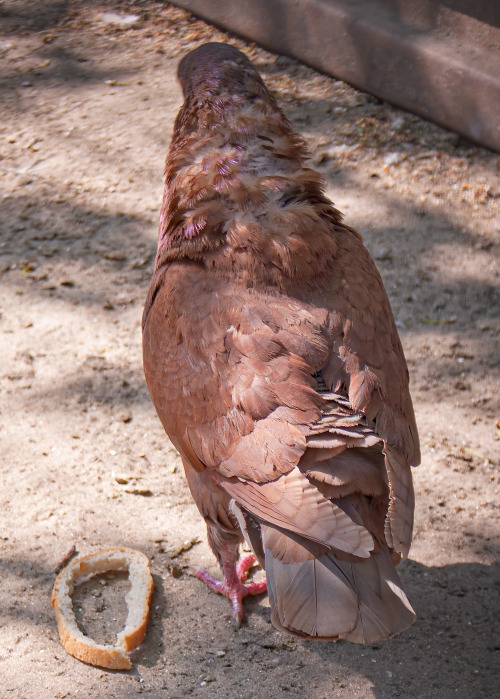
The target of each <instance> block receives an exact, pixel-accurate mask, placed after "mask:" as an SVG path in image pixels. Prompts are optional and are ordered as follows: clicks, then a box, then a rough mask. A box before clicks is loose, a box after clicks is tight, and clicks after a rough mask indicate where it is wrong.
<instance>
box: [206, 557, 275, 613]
mask: <svg viewBox="0 0 500 699" xmlns="http://www.w3.org/2000/svg"><path fill="white" fill-rule="evenodd" d="M254 563H255V556H254V555H253V553H249V554H247V555H246V556H243V558H241V559H240V561H239V562H238V565H236V566H235V565H234V564H233V565H232V566H225V575H224V580H222V581H221V580H217V579H216V578H214V577H213V576H212V575H210V573H207V571H206V570H201V569H200V568H197V569H196V570H195V571H194V575H195V577H196V578H198V580H201V581H202V582H204V583H205V585H208V587H209V588H210V589H211V590H213V591H214V592H217V594H219V595H224V597H227V598H228V600H229V601H230V602H231V605H232V607H233V617H234V618H235V619H236V621H237V622H238V624H240V623H241V622H242V621H243V617H244V616H245V615H244V613H243V598H244V597H247V595H261V594H262V593H263V592H266V590H267V583H266V580H265V579H264V580H258V581H256V582H245V581H246V579H247V577H248V572H249V570H250V568H251V567H252V566H253V564H254Z"/></svg>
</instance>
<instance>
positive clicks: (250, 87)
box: [177, 42, 269, 100]
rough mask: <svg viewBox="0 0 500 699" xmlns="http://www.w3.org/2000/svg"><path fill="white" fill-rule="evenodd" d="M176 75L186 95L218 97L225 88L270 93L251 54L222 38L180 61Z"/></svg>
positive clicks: (246, 93)
mask: <svg viewBox="0 0 500 699" xmlns="http://www.w3.org/2000/svg"><path fill="white" fill-rule="evenodd" d="M177 77H178V79H179V82H180V84H181V87H182V91H183V93H184V98H185V99H186V100H187V99H189V98H193V97H194V98H202V99H203V98H208V99H210V98H216V97H217V96H218V95H220V94H221V93H222V92H225V93H228V92H229V93H231V94H233V95H242V96H245V97H246V98H247V99H251V98H252V96H260V97H264V96H265V97H267V96H268V95H269V93H268V91H267V89H266V87H265V86H264V83H263V81H262V79H261V77H260V75H259V74H258V72H257V71H256V69H255V68H254V67H253V65H252V64H251V62H250V61H249V60H248V58H247V57H246V56H245V55H244V54H243V53H241V51H239V50H238V49H237V48H236V47H235V46H232V45H231V44H224V43H219V42H210V43H207V44H202V45H201V46H198V48H196V49H193V50H192V51H190V52H189V53H188V54H186V56H184V58H183V59H182V60H181V62H180V63H179V68H178V71H177Z"/></svg>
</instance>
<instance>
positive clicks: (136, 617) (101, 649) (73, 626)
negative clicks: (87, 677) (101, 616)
mask: <svg viewBox="0 0 500 699" xmlns="http://www.w3.org/2000/svg"><path fill="white" fill-rule="evenodd" d="M114 570H120V571H128V573H129V579H130V584H131V587H130V590H129V592H128V593H127V596H126V598H125V601H126V602H127V607H128V616H127V620H126V622H125V628H124V629H123V630H122V631H120V633H119V634H118V636H117V639H116V643H115V645H103V644H98V643H95V642H94V641H93V640H92V639H91V638H89V637H88V636H85V634H84V633H82V631H81V630H80V628H79V627H78V624H77V622H76V617H75V613H74V611H73V602H72V599H71V595H72V594H73V590H74V588H75V586H76V585H78V584H79V583H83V582H85V581H87V580H89V579H90V578H92V577H93V576H94V575H99V574H101V573H107V572H109V571H114ZM152 594H153V578H152V576H151V572H150V569H149V561H148V559H147V557H146V556H145V555H144V554H143V553H140V552H139V551H133V550H132V549H125V548H109V549H103V550H101V551H97V552H96V553H90V554H88V555H87V556H79V557H78V558H75V560H73V561H71V563H70V564H69V565H68V566H66V568H64V569H63V570H62V571H61V572H60V573H59V575H58V576H57V578H56V581H55V583H54V588H53V590H52V606H53V608H54V611H55V614H56V620H57V627H58V629H59V636H60V638H61V643H62V644H63V646H64V648H65V649H66V651H67V652H68V653H69V654H70V655H73V656H74V657H75V658H78V659H79V660H83V662H85V663H90V664H91V665H99V666H100V667H107V668H110V669H112V670H129V669H130V668H131V667H132V663H131V661H130V658H129V656H128V652H129V651H131V650H133V649H134V648H135V647H136V646H138V645H139V643H141V642H142V641H143V639H144V636H145V634H146V625H147V623H148V616H149V606H150V604H151V596H152Z"/></svg>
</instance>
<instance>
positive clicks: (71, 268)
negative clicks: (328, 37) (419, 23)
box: [0, 0, 500, 699]
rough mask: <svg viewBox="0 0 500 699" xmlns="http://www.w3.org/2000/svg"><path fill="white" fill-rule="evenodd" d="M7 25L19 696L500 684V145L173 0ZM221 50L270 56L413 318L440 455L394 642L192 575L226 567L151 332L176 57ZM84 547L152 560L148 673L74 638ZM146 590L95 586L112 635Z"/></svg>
mask: <svg viewBox="0 0 500 699" xmlns="http://www.w3.org/2000/svg"><path fill="white" fill-rule="evenodd" d="M106 13H108V14H106ZM109 13H115V14H111V15H110V14H109ZM0 21H1V23H2V27H1V36H0V61H1V65H2V71H1V76H0V90H1V101H0V144H1V145H0V149H1V150H0V183H1V188H0V189H1V205H0V229H1V234H0V235H1V237H0V284H1V296H0V310H1V314H0V356H1V363H0V391H1V394H0V395H1V399H0V401H1V402H0V411H1V414H0V421H1V422H0V443H1V453H2V459H1V463H0V677H1V682H0V697H1V699H5V698H9V697H14V698H16V699H17V698H23V699H24V698H26V699H54V698H60V699H62V697H76V696H80V697H89V698H94V697H113V698H114V697H116V698H120V699H121V698H124V697H132V696H136V695H138V694H150V695H151V696H153V697H165V698H172V699H174V698H178V699H180V698H181V697H184V696H186V695H190V696H192V697H200V698H201V697H224V698H227V699H234V698H236V697H238V698H240V697H241V698H242V699H253V698H254V697H256V696H261V695H264V696H267V697H273V698H274V697H281V696H297V697H305V696H307V697H309V698H311V699H323V698H325V699H326V698H329V697H341V698H346V699H347V698H350V697H366V698H369V697H376V698H377V699H385V698H388V699H389V698H390V699H392V698H393V697H408V698H412V699H413V698H418V697H421V698H427V697H429V698H431V697H440V698H444V699H447V698H451V697H468V698H474V699H476V698H477V697H488V698H489V697H493V696H495V695H496V696H498V692H499V691H500V690H499V679H498V674H496V675H495V672H494V670H495V663H498V650H499V638H498V619H499V616H500V615H499V606H498V592H499V579H498V569H495V560H496V556H495V554H496V553H497V551H498V538H497V539H495V537H496V536H497V535H498V510H496V509H495V508H496V505H497V502H498V498H497V496H498V471H496V469H497V468H498V461H499V459H498V457H499V451H500V450H499V446H500V442H499V438H500V431H499V425H498V418H499V417H500V411H499V402H498V396H499V392H500V391H499V388H500V384H499V374H498V364H499V352H498V336H499V331H500V319H499V307H500V303H499V302H500V294H499V288H498V282H499V278H498V277H499V267H498V247H497V245H498V242H499V238H500V222H499V221H500V219H499V217H498V214H499V201H500V167H499V165H500V157H499V156H498V155H497V154H493V153H491V152H488V151H486V150H484V149H481V148H478V147H475V146H473V145H471V144H469V143H467V142H465V141H464V140H462V139H461V138H459V137H458V136H457V135H456V134H453V133H450V132H447V131H445V130H443V129H440V128H438V127H437V126H434V125H432V124H429V123H427V122H424V121H423V120H421V119H420V118H418V117H416V116H413V115H411V114H408V113H406V112H404V111H401V110H398V109H395V108H393V107H391V106H389V105H388V104H386V103H382V102H380V101H379V100H377V99H375V98H373V97H370V96H368V95H365V94H362V93H360V92H358V91H357V90H355V89H353V88H351V87H349V86H348V85H346V84H345V83H342V82H340V81H336V80H334V79H331V78H329V77H325V76H322V75H320V74H318V73H316V72H315V71H313V70H310V69H309V68H306V67H304V66H302V65H301V64H299V63H297V62H295V61H293V60H290V59H288V58H284V57H277V56H276V55H272V54H270V53H267V52H265V51H263V50H261V49H258V48H256V47H255V46H253V45H250V44H247V43H245V42H242V41H240V40H238V39H236V38H235V37H229V36H228V35H226V34H223V33H222V32H220V31H218V30H216V29H214V28H212V27H209V26H208V25H206V24H204V23H203V22H201V21H199V20H195V19H194V18H192V17H190V16H189V15H188V14H186V13H185V12H182V11H180V10H177V9H175V8H173V7H171V6H169V5H167V4H166V3H150V2H107V3H105V2H102V3H94V2H86V3H84V2H77V1H69V2H64V1H63V0H60V1H57V2H56V1H51V2H45V3H39V2H28V1H23V0H18V1H15V0H7V1H6V2H2V3H1V5H0ZM214 39H215V40H228V41H231V42H233V43H235V44H236V45H237V46H238V47H239V48H241V49H243V50H244V51H246V52H247V53H248V55H249V56H250V58H251V59H252V60H254V61H255V63H256V64H257V65H258V67H259V69H260V70H261V72H262V74H263V76H264V78H265V80H266V81H267V83H268V84H269V86H270V87H271V89H272V90H274V91H275V92H276V93H277V95H278V97H279V99H280V102H281V104H282V105H283V107H284V109H285V111H286V113H287V114H288V116H289V117H290V119H291V120H292V122H293V123H294V125H295V126H296V128H297V129H298V130H299V131H301V132H302V133H303V134H304V135H305V137H306V139H307V142H308V144H309V146H310V148H311V152H312V159H313V162H314V164H315V166H317V168H318V169H320V170H321V171H322V172H323V173H324V175H325V177H326V179H327V183H328V191H329V194H330V195H331V197H332V199H333V200H334V201H335V202H336V204H337V206H338V207H339V208H340V209H341V210H342V211H343V212H344V214H345V217H346V220H347V222H348V223H349V224H350V225H352V226H355V227H356V228H358V229H359V230H360V231H361V232H362V234H363V236H364V239H365V242H366V245H367V246H368V248H369V249H370V251H371V252H372V254H373V256H374V257H375V259H376V262H377V265H378V267H379V269H380V271H381V274H382V276H383V278H384V282H385V284H386V288H387V290H388V293H389V296H390V298H391V302H392V304H393V309H394V314H395V317H396V319H397V323H398V326H399V328H400V333H401V337H402V341H403V344H404V347H405V351H406V355H407V358H408V363H409V368H410V373H411V377H412V393H413V397H414V402H415V408H416V413H417V420H418V423H419V429H420V434H421V440H422V451H423V457H422V465H421V466H420V467H419V468H418V469H416V470H415V472H414V476H415V485H416V495H417V506H416V524H415V535H414V544H413V547H412V550H411V553H410V558H409V560H407V561H405V562H403V563H402V565H401V567H400V574H401V577H402V578H403V580H404V582H405V585H406V589H407V592H408V596H409V598H410V600H411V601H412V603H413V605H414V606H415V609H416V611H417V614H418V620H417V622H416V624H415V625H414V626H413V627H412V628H411V629H410V630H409V631H407V632H406V633H404V634H402V635H401V636H399V637H397V638H394V639H392V640H391V641H389V642H386V643H382V644H377V645H368V646H357V645H353V644H348V643H337V644H335V643H331V644H314V643H307V642H302V641H299V640H296V639H294V638H291V637H286V636H284V635H281V634H279V633H278V632H276V631H275V630H274V629H273V627H272V626H271V624H270V618H269V617H270V614H269V606H268V602H267V598H266V597H259V598H255V599H251V600H247V601H246V603H245V606H246V610H247V623H246V625H244V626H243V627H242V628H241V629H240V630H236V629H235V628H234V626H233V623H232V620H231V616H230V608H229V603H228V602H227V600H225V599H223V598H221V597H218V596H216V595H214V594H213V593H211V592H209V590H208V589H206V588H205V587H204V586H203V585H202V584H201V583H200V582H199V581H198V580H196V579H195V578H193V577H192V576H190V575H189V570H190V568H191V567H192V566H194V565H197V564H201V565H202V566H205V567H207V568H208V569H209V570H210V571H212V572H213V573H214V574H215V573H218V570H217V566H216V564H215V560H214V558H213V556H212V554H211V553H210V550H209V548H208V546H207V544H206V539H205V531H204V525H203V524H202V521H201V519H200V517H199V515H198V512H197V510H196V508H195V506H194V504H193V503H192V501H191V498H190V495H189V491H188V488H187V485H186V483H185V481H184V476H183V473H182V468H181V466H180V462H179V459H178V455H177V453H176V452H175V450H174V449H173V448H172V446H171V445H170V444H169V442H168V440H167V439H166V437H165V435H164V433H163V430H162V428H161V426H160V423H159V421H158V419H157V417H156V414H155V412H154V409H153V407H152V405H151V402H150V400H149V397H148V393H147V389H146V386H145V382H144V378H143V373H142V365H141V332H140V322H141V313H142V307H143V302H144V298H145V295H146V289H147V285H148V280H149V278H150V275H151V272H152V269H153V261H154V255H155V237H156V221H157V215H158V211H159V206H160V199H161V193H162V169H163V161H164V157H165V153H166V151H167V148H168V143H169V139H170V135H171V129H172V122H173V119H174V116H175V114H176V111H177V109H178V107H179V105H180V103H181V93H180V89H179V87H178V85H177V83H176V80H175V71H176V67H177V63H178V60H179V57H180V56H182V55H183V54H184V53H185V52H186V51H187V50H189V49H191V48H193V47H195V46H196V45H198V44H199V43H201V42H203V41H206V40H214ZM73 545H74V546H75V547H76V548H77V550H78V551H79V552H80V553H88V552H91V551H95V550H97V549H99V548H102V547H105V546H118V545H126V546H130V547H134V548H137V549H140V550H141V551H143V552H144V553H146V554H147V555H148V556H149V558H150V560H151V566H152V571H153V574H154V579H155V593H154V598H153V605H152V613H151V619H150V624H149V629H148V633H147V636H146V640H145V642H144V643H143V645H142V646H141V647H140V648H139V649H137V650H136V651H134V653H133V659H134V668H133V670H131V671H129V672H112V671H105V670H101V669H99V668H95V667H91V666H87V665H85V664H83V663H81V662H79V661H77V660H75V659H74V658H72V657H70V656H69V655H67V654H66V653H65V651H64V650H63V648H62V646H61V645H60V642H59V638H58V634H57V629H56V626H55V620H54V617H53V613H52V610H51V607H50V594H51V588H52V584H53V582H54V578H55V574H54V568H55V566H56V565H57V563H58V562H59V561H60V560H61V559H62V557H63V556H64V554H65V553H66V551H68V549H70V547H71V546H73ZM127 584H128V583H127V580H126V577H124V576H121V575H117V576H115V578H111V577H110V576H104V579H102V581H93V582H90V583H88V584H87V585H86V587H85V588H84V589H80V590H79V591H78V593H77V594H76V595H75V600H74V601H75V607H76V608H77V612H78V616H79V618H80V620H81V624H82V626H83V627H84V628H85V629H86V630H87V631H88V632H89V633H91V634H92V635H93V636H94V637H95V638H97V639H102V640H108V641H111V640H112V639H113V633H115V632H116V631H118V630H119V629H120V628H121V625H122V623H123V619H124V614H125V607H124V601H123V595H124V590H125V589H126V586H127ZM495 623H496V624H497V628H496V632H497V635H496V636H495ZM497 667H498V664H497Z"/></svg>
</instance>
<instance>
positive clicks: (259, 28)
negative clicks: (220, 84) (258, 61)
mask: <svg viewBox="0 0 500 699" xmlns="http://www.w3.org/2000/svg"><path fill="white" fill-rule="evenodd" d="M173 4H175V5H177V6H179V7H183V8H184V9H186V10H189V11H190V12H192V13H193V14H195V15H197V16H198V17H201V18H203V19H205V20H207V21H208V22H211V23H212V24H215V25H217V26H219V27H222V28H224V29H226V30H228V31H231V32H233V33H235V34H238V35H240V36H242V37H245V38H247V39H250V40H252V41H255V42H257V43H259V44H260V45H262V46H264V47H265V48H267V49H269V50H271V51H274V52H277V53H280V54H284V55H288V56H293V57H295V58H297V59H299V60H301V61H303V62H304V63H306V64H308V65H310V66H312V67H313V68H316V69H317V70H320V71H322V72H324V73H328V74H330V75H333V76H335V77H337V78H340V79H342V80H345V81H347V82H349V83H351V84H352V85H354V86H356V87H358V88H360V89H361V90H364V91H366V92H369V93H371V94H373V95H376V96H377V97H380V98H381V99H384V100H387V101H388V102H391V103H392V104H395V105H397V106H400V107H403V108H405V109H408V110H409V111H411V112H415V113H416V114H419V115H420V116H423V117H425V118H426V119H429V120H431V121H434V122H436V123H437V124H440V125H441V126H444V127H445V128H448V129H451V130H452V131H456V132H457V133H459V134H461V135H463V136H465V137H466V138H468V139H470V140H471V141H474V142H476V143H478V144H481V145H483V146H487V147H488V148H492V149H493V150H498V151H500V3H496V2H491V0H476V1H475V2H474V3H472V2H470V1H469V2H466V0H244V1H238V0H175V1H174V3H173ZM470 6H473V7H472V8H471V7H470Z"/></svg>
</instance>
